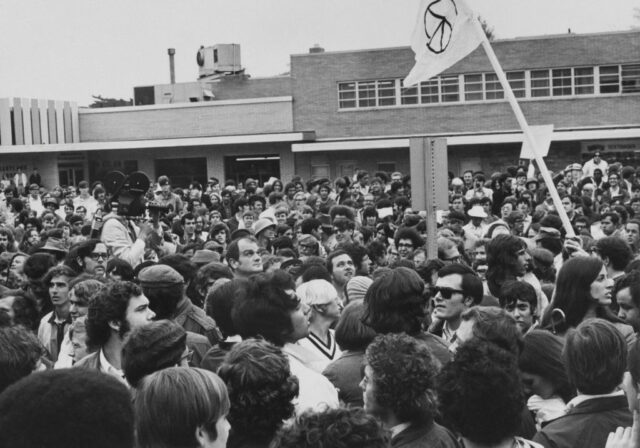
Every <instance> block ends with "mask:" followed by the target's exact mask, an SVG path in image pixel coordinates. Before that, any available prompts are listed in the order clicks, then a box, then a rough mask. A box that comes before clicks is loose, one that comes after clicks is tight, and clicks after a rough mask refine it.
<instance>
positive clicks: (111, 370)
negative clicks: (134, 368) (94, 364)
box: [100, 349, 129, 386]
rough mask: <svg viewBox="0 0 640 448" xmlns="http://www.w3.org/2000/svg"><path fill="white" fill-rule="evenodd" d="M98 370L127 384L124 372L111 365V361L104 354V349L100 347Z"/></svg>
mask: <svg viewBox="0 0 640 448" xmlns="http://www.w3.org/2000/svg"><path fill="white" fill-rule="evenodd" d="M100 371H101V372H102V373H106V374H107V375H111V376H112V377H114V378H117V379H118V380H120V381H121V382H122V383H123V384H126V385H127V386H128V385H129V383H127V380H126V379H125V377H124V372H123V371H122V370H120V369H116V368H115V367H113V366H112V365H111V363H110V362H109V361H108V360H107V357H106V356H105V355H104V350H102V349H100Z"/></svg>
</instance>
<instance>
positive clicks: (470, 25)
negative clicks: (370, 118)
mask: <svg viewBox="0 0 640 448" xmlns="http://www.w3.org/2000/svg"><path fill="white" fill-rule="evenodd" d="M474 20H478V19H476V17H475V15H474V13H473V11H472V10H471V9H469V7H468V6H467V4H466V3H465V1H464V0H422V3H421V5H420V12H419V14H418V19H417V20H416V26H415V29H414V30H413V37H412V38H411V48H412V49H413V52H414V53H415V54H416V65H414V66H413V69H412V70H411V73H409V75H408V76H407V77H406V79H405V80H404V86H405V87H408V86H412V85H415V84H417V83H419V82H421V81H426V80H428V79H430V78H433V77H434V76H436V75H437V74H438V73H440V72H442V71H443V70H446V69H447V68H449V67H451V66H452V65H453V64H455V63H456V62H458V61H459V60H460V59H462V58H463V57H465V56H466V55H468V54H469V53H471V52H472V51H473V50H475V49H476V47H477V46H478V45H480V42H482V36H481V35H480V34H479V33H478V28H477V27H476V25H475V24H474Z"/></svg>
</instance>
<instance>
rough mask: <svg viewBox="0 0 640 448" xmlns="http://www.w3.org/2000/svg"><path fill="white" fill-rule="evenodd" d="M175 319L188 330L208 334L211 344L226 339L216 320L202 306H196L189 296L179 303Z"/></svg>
mask: <svg viewBox="0 0 640 448" xmlns="http://www.w3.org/2000/svg"><path fill="white" fill-rule="evenodd" d="M173 320H174V321H175V322H176V323H177V324H178V325H180V326H182V328H184V329H185V330H186V331H191V332H193V333H197V334H201V335H204V336H206V337H207V339H209V342H210V343H211V345H215V344H217V343H218V342H220V341H222V340H223V339H224V338H223V337H222V333H221V332H220V330H219V329H218V326H217V325H216V322H215V321H214V320H213V319H212V318H211V317H209V316H207V313H205V312H204V310H203V309H202V308H198V307H197V306H195V305H194V304H193V303H192V302H191V299H189V298H188V297H185V298H184V300H183V301H181V302H180V303H179V304H178V308H177V309H176V312H175V314H174V316H173Z"/></svg>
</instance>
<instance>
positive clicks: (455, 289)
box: [433, 274, 468, 321]
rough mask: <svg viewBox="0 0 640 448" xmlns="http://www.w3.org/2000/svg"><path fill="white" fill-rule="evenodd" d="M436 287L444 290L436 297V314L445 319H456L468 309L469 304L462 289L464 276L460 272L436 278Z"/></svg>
mask: <svg viewBox="0 0 640 448" xmlns="http://www.w3.org/2000/svg"><path fill="white" fill-rule="evenodd" d="M436 287H437V288H440V289H441V290H442V292H438V293H437V294H436V295H435V297H434V303H435V308H434V313H433V314H434V316H435V317H437V318H439V319H442V320H445V321H455V320H457V319H459V318H460V315H461V314H462V312H463V311H464V310H466V309H467V308H468V307H467V304H466V299H465V297H464V293H463V292H461V291H462V276H461V275H460V274H452V275H447V276H445V277H439V278H438V280H436Z"/></svg>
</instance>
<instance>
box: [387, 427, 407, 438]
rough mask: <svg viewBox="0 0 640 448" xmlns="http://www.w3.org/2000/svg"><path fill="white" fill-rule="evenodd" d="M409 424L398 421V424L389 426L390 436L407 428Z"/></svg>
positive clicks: (392, 436)
mask: <svg viewBox="0 0 640 448" xmlns="http://www.w3.org/2000/svg"><path fill="white" fill-rule="evenodd" d="M409 425H411V424H410V423H400V424H399V425H396V426H393V427H391V428H390V429H389V431H391V438H394V437H395V436H397V435H398V434H400V433H401V432H402V431H404V430H405V429H407V428H408V427H409Z"/></svg>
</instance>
